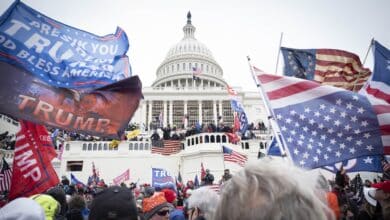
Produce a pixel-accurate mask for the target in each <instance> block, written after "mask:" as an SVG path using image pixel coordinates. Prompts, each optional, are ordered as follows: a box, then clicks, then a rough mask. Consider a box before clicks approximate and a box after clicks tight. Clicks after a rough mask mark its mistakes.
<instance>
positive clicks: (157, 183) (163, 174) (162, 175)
mask: <svg viewBox="0 0 390 220" xmlns="http://www.w3.org/2000/svg"><path fill="white" fill-rule="evenodd" d="M152 186H153V187H154V188H156V189H157V190H159V189H164V188H169V189H174V190H175V191H176V184H175V180H174V178H173V177H172V175H171V174H170V173H168V171H166V170H165V169H162V168H152Z"/></svg>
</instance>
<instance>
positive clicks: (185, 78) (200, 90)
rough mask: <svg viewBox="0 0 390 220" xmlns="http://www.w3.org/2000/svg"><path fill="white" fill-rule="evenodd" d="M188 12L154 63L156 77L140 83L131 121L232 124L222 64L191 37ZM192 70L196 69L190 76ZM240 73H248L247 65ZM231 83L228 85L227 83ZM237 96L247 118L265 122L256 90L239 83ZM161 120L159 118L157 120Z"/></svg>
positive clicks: (179, 124)
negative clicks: (140, 96)
mask: <svg viewBox="0 0 390 220" xmlns="http://www.w3.org/2000/svg"><path fill="white" fill-rule="evenodd" d="M195 30H196V28H195V26H194V25H192V22H191V13H190V12H188V14H187V24H186V25H185V26H184V27H183V32H184V37H183V39H182V40H181V41H180V42H179V43H177V44H176V45H174V46H172V47H171V49H170V50H169V51H168V53H167V55H166V57H165V59H164V61H163V62H162V63H161V64H160V65H159V66H158V68H157V71H156V76H157V78H156V80H155V81H154V82H153V84H152V85H151V87H144V88H143V89H142V92H143V94H144V100H142V101H141V103H140V107H139V109H138V110H137V112H136V113H135V115H134V117H133V119H132V122H135V123H139V124H141V125H142V124H144V125H145V126H147V127H149V128H150V126H151V125H153V124H154V123H157V122H159V123H161V124H162V125H163V126H164V127H166V126H167V125H170V126H171V127H177V128H181V127H183V125H184V127H188V126H192V125H194V124H196V123H198V122H199V124H204V125H208V124H210V123H214V124H218V122H220V120H222V121H223V123H224V124H225V125H228V126H231V125H232V124H233V112H232V108H231V106H230V98H229V96H228V93H227V85H228V83H227V82H226V81H225V80H224V79H223V70H222V67H221V66H220V65H219V64H218V63H217V61H216V60H215V59H214V57H213V55H212V53H211V51H210V50H209V49H208V48H207V47H206V45H205V44H203V43H201V42H199V41H198V40H197V39H196V38H195ZM194 71H198V73H199V72H200V74H199V75H197V77H193V73H194ZM242 73H243V74H244V73H245V74H250V72H249V67H248V69H243V70H242ZM230 86H231V85H230ZM233 89H234V90H235V91H237V93H238V96H239V100H240V101H241V103H242V105H243V106H244V109H245V112H246V114H247V117H248V122H249V123H251V122H253V123H255V124H256V123H257V122H259V121H263V122H264V123H267V120H266V114H265V112H266V111H265V109H264V106H263V103H262V100H261V97H260V93H259V92H258V91H254V92H245V91H242V90H241V88H239V87H233ZM160 121H161V122H160Z"/></svg>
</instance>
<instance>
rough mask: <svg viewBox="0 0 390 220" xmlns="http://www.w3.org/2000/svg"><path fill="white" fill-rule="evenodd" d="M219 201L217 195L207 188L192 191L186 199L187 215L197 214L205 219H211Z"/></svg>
mask: <svg viewBox="0 0 390 220" xmlns="http://www.w3.org/2000/svg"><path fill="white" fill-rule="evenodd" d="M218 201H219V196H218V194H217V193H216V192H215V191H214V190H212V189H210V188H209V187H200V188H198V189H196V190H193V191H192V194H191V196H190V198H189V199H188V212H187V213H188V215H189V216H190V215H192V213H194V212H197V214H198V215H200V216H203V217H205V219H212V217H213V215H214V213H215V210H216V208H217V204H218Z"/></svg>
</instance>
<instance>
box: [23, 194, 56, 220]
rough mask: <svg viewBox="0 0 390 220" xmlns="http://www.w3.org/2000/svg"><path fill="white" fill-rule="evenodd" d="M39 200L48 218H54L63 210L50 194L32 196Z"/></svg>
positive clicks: (36, 200)
mask: <svg viewBox="0 0 390 220" xmlns="http://www.w3.org/2000/svg"><path fill="white" fill-rule="evenodd" d="M30 198H31V199H32V200H34V201H35V202H37V203H38V204H39V205H40V206H41V207H42V208H43V210H44V212H45V216H46V219H47V220H54V219H55V217H56V216H58V215H59V213H60V211H61V205H60V203H59V202H57V200H55V199H54V198H53V197H52V196H50V195H45V194H37V195H33V196H31V197H30Z"/></svg>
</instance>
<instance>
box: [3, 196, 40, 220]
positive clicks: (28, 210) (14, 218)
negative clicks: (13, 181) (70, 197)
mask: <svg viewBox="0 0 390 220" xmlns="http://www.w3.org/2000/svg"><path fill="white" fill-rule="evenodd" d="M0 219H7V220H45V219H46V218H45V212H44V210H43V208H42V207H41V206H40V205H39V204H38V203H37V202H35V201H34V200H32V199H31V198H22V197H21V198H17V199H15V200H12V201H11V202H10V203H8V204H7V205H5V206H4V207H3V208H1V209H0Z"/></svg>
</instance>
